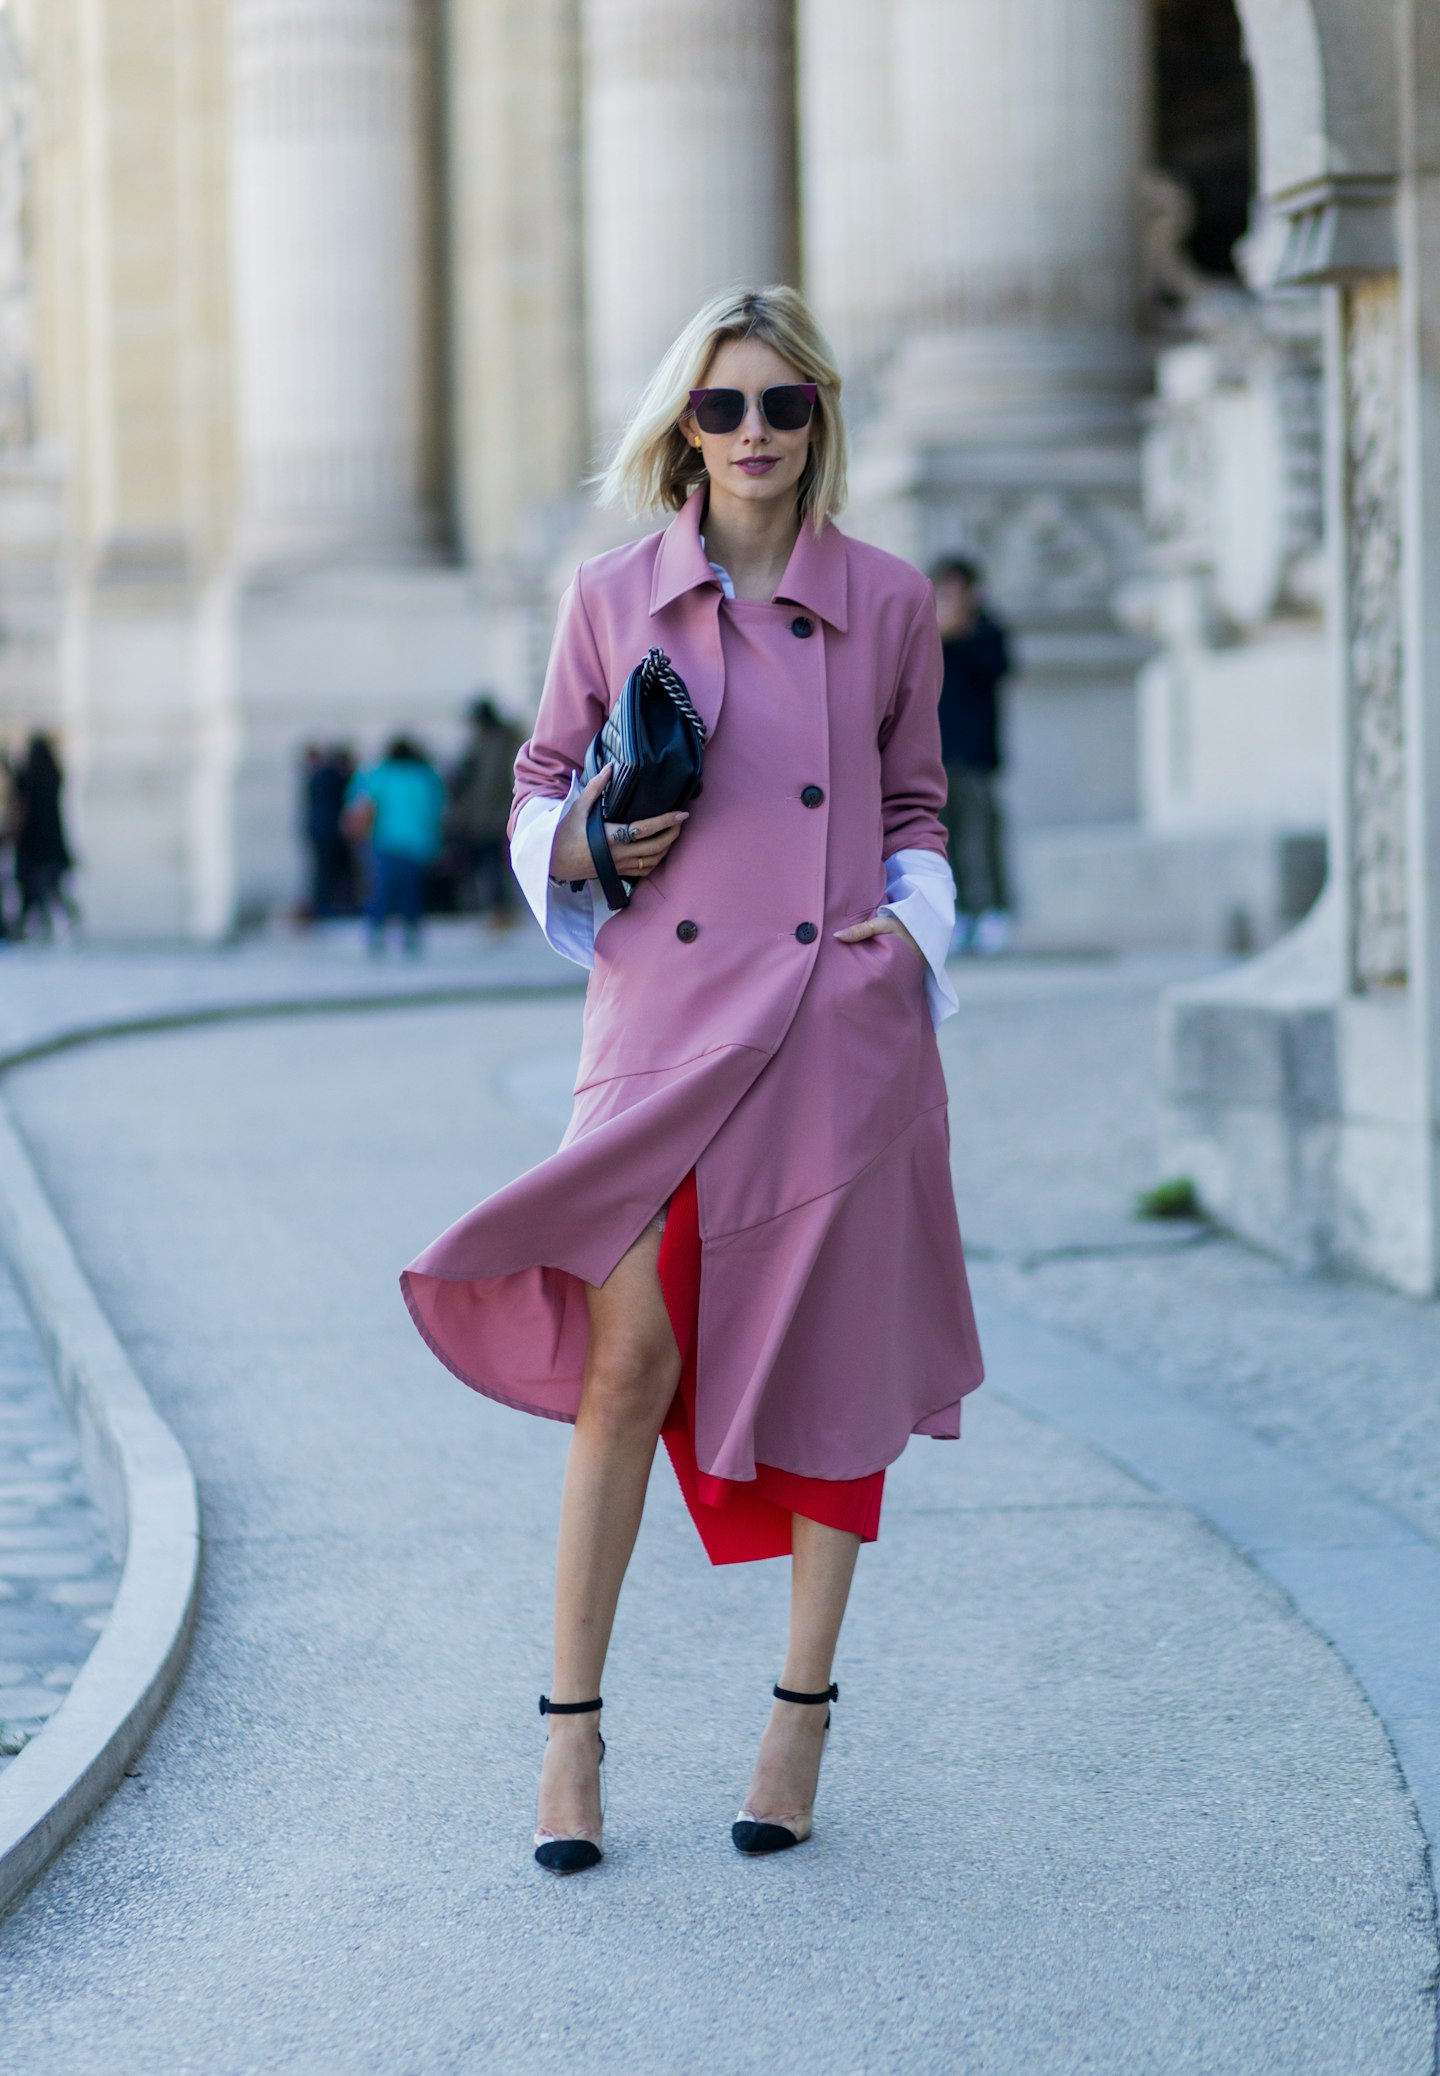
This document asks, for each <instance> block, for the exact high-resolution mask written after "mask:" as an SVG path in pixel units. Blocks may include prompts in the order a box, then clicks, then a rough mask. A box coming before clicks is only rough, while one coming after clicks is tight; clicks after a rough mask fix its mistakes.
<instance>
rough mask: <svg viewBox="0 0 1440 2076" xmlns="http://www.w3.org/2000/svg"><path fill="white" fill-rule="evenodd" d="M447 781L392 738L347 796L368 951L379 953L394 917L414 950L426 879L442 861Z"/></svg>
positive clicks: (413, 746) (407, 744) (415, 749)
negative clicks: (363, 863)
mask: <svg viewBox="0 0 1440 2076" xmlns="http://www.w3.org/2000/svg"><path fill="white" fill-rule="evenodd" d="M444 824H445V781H444V779H442V778H441V776H440V774H439V772H438V771H437V770H436V769H435V766H434V765H433V764H432V763H431V762H430V760H429V758H428V757H427V756H426V755H425V753H424V751H423V750H422V749H421V748H420V747H419V745H418V744H417V743H415V742H413V741H412V740H411V739H410V737H409V736H408V735H397V736H396V737H395V738H394V740H393V741H392V742H391V743H390V745H389V747H388V748H387V749H386V751H385V754H384V756H383V757H382V758H381V759H380V762H379V763H378V764H372V765H370V766H369V767H368V769H366V770H364V771H360V772H357V773H356V775H355V777H354V778H353V779H352V780H351V781H350V784H349V786H348V787H347V789H346V796H345V821H344V827H345V833H346V834H347V836H350V837H352V838H357V839H358V838H363V840H364V841H365V843H366V845H367V848H368V862H369V886H368V889H367V892H366V905H365V915H366V920H367V922H368V924H369V930H370V949H371V951H372V952H380V951H383V950H384V948H385V925H386V923H387V922H388V921H389V919H390V917H391V916H392V915H398V916H399V918H400V922H401V926H402V929H403V932H404V942H405V949H406V950H407V951H409V952H418V951H419V949H420V930H421V918H422V915H423V913H424V907H425V874H426V870H427V868H428V867H429V866H431V865H433V864H434V862H435V860H436V859H437V858H438V857H439V855H440V848H441V843H442V840H443V832H444Z"/></svg>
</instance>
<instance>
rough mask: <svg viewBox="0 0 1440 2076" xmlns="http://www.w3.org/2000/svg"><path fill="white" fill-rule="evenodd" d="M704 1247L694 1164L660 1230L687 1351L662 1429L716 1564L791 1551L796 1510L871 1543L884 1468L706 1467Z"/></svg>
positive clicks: (680, 1338)
mask: <svg viewBox="0 0 1440 2076" xmlns="http://www.w3.org/2000/svg"><path fill="white" fill-rule="evenodd" d="M702 1251H703V1250H702V1248H701V1244H700V1210H699V1202H698V1199H697V1196H696V1190H695V1170H694V1169H693V1168H692V1169H691V1170H690V1172H689V1173H688V1174H687V1175H686V1177H685V1180H684V1181H683V1182H682V1183H681V1184H680V1187H679V1188H678V1189H677V1190H676V1191H675V1193H674V1195H673V1196H672V1197H671V1199H670V1205H669V1209H668V1210H667V1212H666V1214H665V1230H664V1231H663V1233H662V1234H661V1235H660V1261H659V1270H660V1288H661V1291H662V1293H663V1295H664V1298H665V1309H666V1311H667V1312H668V1313H669V1315H670V1324H671V1326H672V1327H673V1328H674V1330H675V1342H676V1346H677V1347H678V1348H679V1350H680V1354H681V1357H682V1368H681V1371H680V1385H679V1389H678V1390H677V1391H676V1393H675V1398H674V1402H673V1403H672V1405H671V1407H670V1411H669V1412H668V1413H667V1414H666V1416H665V1425H664V1427H663V1429H662V1430H661V1433H662V1436H663V1438H664V1442H665V1447H666V1448H667V1449H668V1450H669V1452H670V1461H671V1463H672V1464H673V1465H674V1468H675V1475H676V1477H677V1478H678V1479H679V1481H680V1490H681V1492H682V1493H683V1495H684V1498H685V1504H686V1506H687V1507H689V1509H690V1513H691V1517H692V1519H693V1520H694V1523H695V1526H696V1527H697V1528H698V1529H699V1531H700V1540H701V1542H702V1543H703V1544H704V1545H705V1553H706V1555H707V1556H708V1557H709V1559H710V1562H711V1563H712V1564H744V1563H746V1562H748V1561H749V1560H751V1559H752V1558H756V1557H786V1556H788V1555H789V1554H790V1547H791V1516H792V1515H793V1514H803V1515H805V1517H806V1518H807V1520H811V1521H820V1522H823V1523H824V1524H825V1526H826V1527H827V1528H843V1529H847V1530H848V1531H849V1532H850V1534H852V1535H858V1536H859V1537H860V1539H861V1541H862V1542H867V1543H873V1542H874V1541H875V1538H876V1537H877V1536H878V1535H879V1533H880V1500H881V1496H882V1494H883V1492H884V1490H885V1473H884V1471H883V1470H878V1471H872V1472H871V1474H870V1475H869V1476H868V1477H863V1478H804V1477H801V1476H800V1475H799V1474H798V1473H797V1472H795V1471H785V1470H776V1469H774V1468H773V1467H772V1466H771V1465H770V1464H766V1463H757V1464H756V1466H755V1476H754V1478H753V1479H747V1480H744V1481H742V1480H740V1479H738V1478H717V1477H712V1476H711V1475H709V1474H708V1473H707V1472H705V1471H702V1470H701V1469H700V1467H699V1465H698V1463H697V1462H696V1460H695V1443H694V1433H695V1371H696V1342H697V1335H696V1326H697V1324H698V1322H699V1317H700V1268H701V1255H702Z"/></svg>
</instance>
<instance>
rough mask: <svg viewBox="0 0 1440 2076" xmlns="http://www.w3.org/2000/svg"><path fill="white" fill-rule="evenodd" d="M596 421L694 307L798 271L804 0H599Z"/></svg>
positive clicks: (619, 413)
mask: <svg viewBox="0 0 1440 2076" xmlns="http://www.w3.org/2000/svg"><path fill="white" fill-rule="evenodd" d="M583 23H584V91H585V149H584V167H585V203H586V218H585V245H586V251H585V257H586V276H587V311H586V314H587V320H588V337H589V359H590V393H591V400H592V418H593V424H594V429H595V431H596V432H597V433H598V434H599V435H600V436H601V437H602V438H603V437H604V436H606V435H608V434H609V433H612V432H613V431H614V429H615V427H616V426H617V425H618V423H619V422H620V420H621V419H622V418H623V416H624V413H625V411H626V409H627V408H628V406H629V405H630V404H631V403H632V402H633V401H634V398H635V396H636V394H637V392H638V390H639V389H640V387H641V385H642V383H643V382H644V380H645V378H646V377H647V376H648V375H649V373H650V372H651V370H652V368H653V367H654V365H655V363H656V361H657V360H658V359H659V357H660V355H661V353H662V352H663V351H664V349H665V347H666V346H667V345H668V344H669V342H670V340H671V338H672V337H673V336H674V334H675V332H676V331H677V330H678V329H679V327H680V325H681V324H682V323H683V322H684V320H685V319H686V317H688V316H689V315H690V313H691V311H692V310H694V309H695V307H696V306H697V305H698V304H699V303H700V302H701V301H702V300H703V299H704V298H705V297H706V296H708V295H710V294H712V293H714V292H715V291H716V290H718V289H722V288H726V287H729V286H733V285H735V284H737V283H741V282H751V283H765V282H771V281H777V280H784V279H787V278H789V276H790V274H791V271H792V268H793V266H794V172H793V167H794V119H793V104H794V71H793V59H792V36H793V19H792V12H791V6H790V4H789V0H584V12H583Z"/></svg>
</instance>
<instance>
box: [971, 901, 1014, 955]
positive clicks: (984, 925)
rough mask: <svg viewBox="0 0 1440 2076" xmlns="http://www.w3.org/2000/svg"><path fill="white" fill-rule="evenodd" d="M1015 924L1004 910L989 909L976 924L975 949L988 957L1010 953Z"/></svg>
mask: <svg viewBox="0 0 1440 2076" xmlns="http://www.w3.org/2000/svg"><path fill="white" fill-rule="evenodd" d="M1013 935H1014V924H1013V923H1012V922H1011V920H1010V918H1009V916H1008V915H1006V913H1005V911H1004V910H1003V909H1002V908H987V909H986V911H985V913H984V914H983V915H982V916H980V917H979V918H978V920H977V922H976V924H975V949H976V951H977V952H981V953H983V954H985V955H986V956H993V954H994V953H995V952H1003V951H1008V950H1009V949H1010V940H1011V938H1012V936H1013Z"/></svg>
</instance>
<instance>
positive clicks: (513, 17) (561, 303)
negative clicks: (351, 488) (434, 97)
mask: <svg viewBox="0 0 1440 2076" xmlns="http://www.w3.org/2000/svg"><path fill="white" fill-rule="evenodd" d="M579 15H580V9H579V0H526V4H525V5H524V6H519V7H517V6H516V5H515V4H514V0H449V9H448V16H447V20H448V30H449V33H448V38H447V46H446V66H445V73H446V91H447V95H448V102H449V122H448V147H449V150H448V160H449V164H448V176H449V188H448V203H447V209H446V217H447V222H448V227H449V258H450V267H449V296H450V310H451V338H450V396H451V416H452V420H453V437H454V447H455V489H456V497H455V504H456V510H457V517H458V521H459V532H460V544H461V546H462V548H463V549H464V550H465V551H466V552H467V553H468V555H469V556H470V557H471V558H472V559H473V560H475V561H477V562H483V563H484V564H485V565H486V568H487V573H490V574H494V573H495V571H496V566H497V565H507V566H508V565H513V564H515V563H516V561H517V560H520V559H526V558H533V557H534V556H535V555H536V554H537V553H540V554H543V552H544V548H545V545H546V541H547V537H548V534H549V532H550V530H551V529H552V528H554V527H555V526H556V525H557V523H558V520H557V514H558V512H559V511H560V509H561V508H563V507H564V506H565V505H566V503H567V502H568V500H569V498H570V497H571V496H572V495H573V492H574V488H575V482H576V479H577V477H578V476H579V475H580V474H581V472H582V470H583V468H584V464H585V451H584V450H585V439H584V423H585V368H584V344H583V313H582V305H581V287H580V272H581V268H580V221H581V195H580V166H579V156H580V77H579V73H580V22H579Z"/></svg>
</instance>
